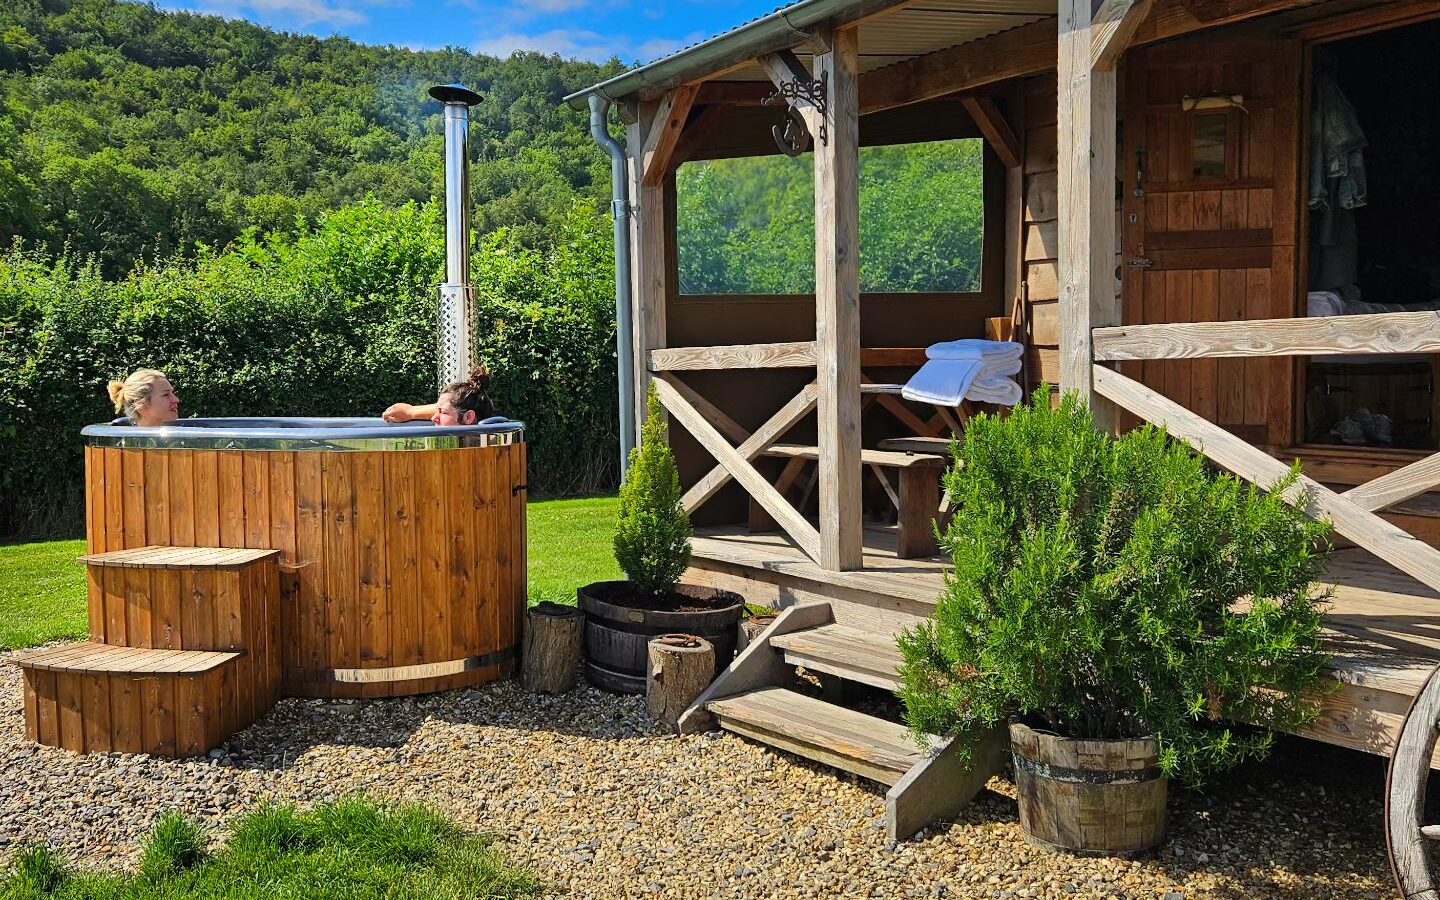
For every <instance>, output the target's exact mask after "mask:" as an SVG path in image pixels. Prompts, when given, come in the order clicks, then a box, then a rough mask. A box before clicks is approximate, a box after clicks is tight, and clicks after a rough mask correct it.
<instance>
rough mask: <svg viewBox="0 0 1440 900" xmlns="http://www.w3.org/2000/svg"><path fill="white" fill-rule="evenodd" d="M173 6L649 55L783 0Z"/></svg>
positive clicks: (404, 36)
mask: <svg viewBox="0 0 1440 900" xmlns="http://www.w3.org/2000/svg"><path fill="white" fill-rule="evenodd" d="M159 5H161V6H162V7H164V8H166V9H186V10H192V11H195V12H206V13H215V14H218V15H222V16H226V17H227V18H232V19H247V20H249V21H251V22H255V23H257V24H260V25H264V26H267V27H269V28H276V29H279V30H282V31H301V32H305V33H308V34H314V35H319V36H321V37H326V36H329V35H332V34H341V35H344V36H346V37H348V38H351V39H353V40H356V41H360V42H361V43H366V44H399V45H402V46H406V47H411V48H413V49H416V50H424V49H438V48H440V47H444V46H446V45H451V44H453V45H457V46H461V47H465V48H466V49H469V50H473V51H475V52H477V53H488V54H491V55H493V56H501V57H505V56H509V55H510V54H511V53H513V52H514V51H516V50H541V51H544V52H547V53H559V54H560V55H562V56H567V57H576V58H580V59H591V60H597V61H602V60H606V59H609V58H610V57H611V56H619V57H620V58H621V59H623V60H624V61H626V62H627V63H628V62H635V61H637V60H638V61H641V62H648V61H649V60H652V59H655V58H656V57H659V56H663V55H665V54H666V53H669V52H670V51H672V50H676V49H679V48H680V47H683V46H685V45H686V44H691V43H694V42H695V41H697V40H700V39H702V38H705V37H709V36H710V35H713V34H715V33H717V32H719V31H724V30H726V29H729V28H731V27H733V26H735V25H738V24H740V23H741V22H743V21H746V20H747V19H752V18H754V17H755V16H758V15H760V14H762V13H766V12H769V11H771V10H773V9H774V8H775V7H776V6H779V5H781V2H780V0H161V2H160V4H159Z"/></svg>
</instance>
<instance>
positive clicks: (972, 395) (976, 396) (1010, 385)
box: [965, 378, 1025, 406]
mask: <svg viewBox="0 0 1440 900" xmlns="http://www.w3.org/2000/svg"><path fill="white" fill-rule="evenodd" d="M1024 396H1025V393H1024V391H1022V390H1021V389H1020V385H1018V384H1016V383H1015V379H1013V378H985V379H979V380H977V381H975V383H974V384H972V385H970V389H969V390H968V391H966V392H965V398H966V399H967V400H978V401H979V402H981V403H998V404H1000V405H1002V406H1014V405H1015V404H1017V403H1019V402H1020V401H1021V400H1022V399H1023V398H1024Z"/></svg>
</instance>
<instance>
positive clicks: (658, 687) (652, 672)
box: [645, 634, 715, 728]
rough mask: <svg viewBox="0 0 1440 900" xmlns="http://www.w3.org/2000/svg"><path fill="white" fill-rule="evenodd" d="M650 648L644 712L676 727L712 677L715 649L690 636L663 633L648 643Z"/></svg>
mask: <svg viewBox="0 0 1440 900" xmlns="http://www.w3.org/2000/svg"><path fill="white" fill-rule="evenodd" d="M649 649H650V653H649V661H648V665H647V666H646V670H645V676H646V677H645V709H646V711H647V712H649V713H650V718H652V719H655V720H656V721H658V722H664V723H665V725H666V726H667V727H669V728H676V727H677V726H678V724H679V722H680V716H681V715H682V714H683V713H684V712H685V710H687V709H689V708H690V704H691V703H694V702H695V698H696V697H698V696H700V694H701V692H702V691H704V690H705V688H707V687H709V686H710V680H711V679H712V678H714V677H715V647H714V645H712V644H711V643H710V642H709V641H707V640H705V639H704V638H699V637H695V636H694V635H690V634H662V635H660V636H659V637H657V638H655V639H654V640H652V641H650V645H649Z"/></svg>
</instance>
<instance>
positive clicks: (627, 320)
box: [590, 94, 635, 479]
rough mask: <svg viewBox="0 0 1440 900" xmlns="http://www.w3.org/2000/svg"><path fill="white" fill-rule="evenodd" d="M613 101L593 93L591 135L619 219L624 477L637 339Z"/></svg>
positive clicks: (618, 355) (631, 440)
mask: <svg viewBox="0 0 1440 900" xmlns="http://www.w3.org/2000/svg"><path fill="white" fill-rule="evenodd" d="M609 113H610V101H609V100H606V99H605V98H604V97H601V96H599V95H598V94H591V95H590V137H591V138H593V139H594V140H595V143H597V144H599V145H600V146H601V147H602V148H603V149H604V150H605V152H607V153H609V154H610V214H611V217H612V218H613V219H614V221H615V370H616V374H617V375H618V376H619V378H618V380H619V382H620V477H621V479H624V477H625V473H626V471H627V470H628V469H629V467H630V451H631V450H632V449H634V447H635V343H634V332H633V329H632V324H631V316H630V200H629V192H630V185H629V178H628V177H627V173H626V170H627V168H628V166H627V162H626V158H625V150H624V148H623V147H621V146H620V144H619V143H618V142H617V141H616V140H615V139H614V138H613V137H611V136H610V129H609V128H607V127H606V120H607V118H608V117H609Z"/></svg>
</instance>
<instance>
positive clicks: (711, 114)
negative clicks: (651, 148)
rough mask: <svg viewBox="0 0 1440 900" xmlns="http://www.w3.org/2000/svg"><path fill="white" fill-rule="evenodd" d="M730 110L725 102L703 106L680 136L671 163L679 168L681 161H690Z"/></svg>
mask: <svg viewBox="0 0 1440 900" xmlns="http://www.w3.org/2000/svg"><path fill="white" fill-rule="evenodd" d="M729 112H730V110H729V108H728V107H727V106H725V104H723V103H712V104H710V105H709V106H704V107H701V109H700V111H699V112H698V113H696V114H695V120H694V121H693V122H691V123H690V125H689V127H687V128H686V129H685V132H684V133H683V134H682V135H681V136H680V143H679V144H677V145H676V146H675V155H674V156H673V157H671V164H672V165H673V166H675V167H676V168H679V166H680V164H681V163H684V162H689V161H690V160H691V159H692V158H693V157H694V156H695V154H696V153H697V152H699V150H700V149H701V148H702V147H704V146H705V142H706V141H708V140H710V136H711V135H713V134H714V133H715V132H716V131H717V130H718V129H719V128H720V126H721V125H722V124H723V123H724V121H725V117H726V116H727V115H728V114H729Z"/></svg>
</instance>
